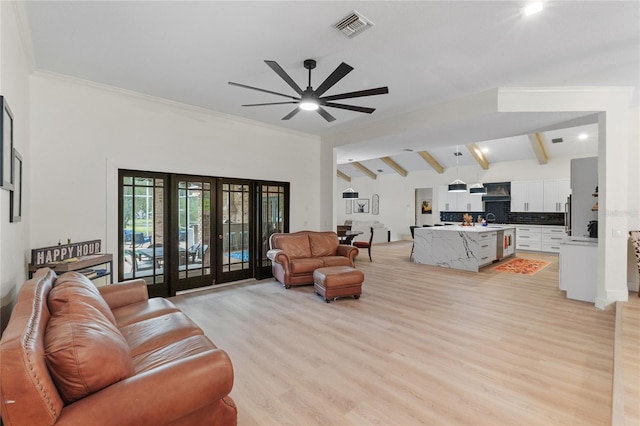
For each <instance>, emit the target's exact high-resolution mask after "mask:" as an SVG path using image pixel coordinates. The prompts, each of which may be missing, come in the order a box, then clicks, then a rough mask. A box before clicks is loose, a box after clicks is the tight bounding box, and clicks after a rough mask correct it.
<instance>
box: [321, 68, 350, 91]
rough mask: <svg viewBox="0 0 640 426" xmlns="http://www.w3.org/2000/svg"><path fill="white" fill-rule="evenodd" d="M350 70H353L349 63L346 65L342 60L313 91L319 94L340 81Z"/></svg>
mask: <svg viewBox="0 0 640 426" xmlns="http://www.w3.org/2000/svg"><path fill="white" fill-rule="evenodd" d="M351 71H353V67H352V66H351V65H347V64H345V63H344V62H343V63H341V64H340V65H338V68H336V69H335V70H334V71H333V72H332V73H331V75H330V76H329V77H327V79H326V80H325V81H323V82H322V84H321V85H320V86H318V88H317V89H316V91H315V94H316V96H321V95H322V94H323V93H324V92H326V91H327V90H329V89H330V88H331V87H333V85H334V84H336V83H337V82H338V81H340V80H341V79H342V78H343V77H344V76H345V75H347V74H349V73H350V72H351Z"/></svg>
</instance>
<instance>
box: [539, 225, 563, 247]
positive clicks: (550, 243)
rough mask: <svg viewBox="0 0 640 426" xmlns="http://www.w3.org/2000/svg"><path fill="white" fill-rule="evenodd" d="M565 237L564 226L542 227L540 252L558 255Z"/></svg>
mask: <svg viewBox="0 0 640 426" xmlns="http://www.w3.org/2000/svg"><path fill="white" fill-rule="evenodd" d="M566 235H567V234H566V231H565V229H564V226H543V227H542V251H546V252H549V253H560V245H561V244H562V242H563V241H564V239H565V236H566Z"/></svg>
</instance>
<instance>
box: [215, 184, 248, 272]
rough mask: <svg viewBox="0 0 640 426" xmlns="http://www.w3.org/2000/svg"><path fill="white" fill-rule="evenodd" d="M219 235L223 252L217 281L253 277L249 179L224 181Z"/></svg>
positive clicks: (219, 244) (221, 185)
mask: <svg viewBox="0 0 640 426" xmlns="http://www.w3.org/2000/svg"><path fill="white" fill-rule="evenodd" d="M220 187H221V191H220V209H221V212H222V214H221V215H219V217H220V223H219V227H220V230H221V232H220V233H219V234H218V239H219V243H218V251H219V252H220V256H219V257H218V259H219V268H218V280H217V282H227V281H233V280H239V279H243V278H250V277H252V269H253V268H252V267H251V263H252V261H253V259H252V257H253V256H252V250H251V240H252V228H253V227H252V226H251V225H252V223H251V209H250V206H251V201H250V195H251V190H250V188H251V186H250V183H249V182H241V181H230V180H224V179H222V180H221V183H220Z"/></svg>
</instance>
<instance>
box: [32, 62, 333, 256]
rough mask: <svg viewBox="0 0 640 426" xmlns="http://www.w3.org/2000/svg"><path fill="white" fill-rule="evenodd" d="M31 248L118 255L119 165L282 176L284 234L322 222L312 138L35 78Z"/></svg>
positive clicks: (88, 86) (85, 85) (241, 175)
mask: <svg viewBox="0 0 640 426" xmlns="http://www.w3.org/2000/svg"><path fill="white" fill-rule="evenodd" d="M31 82H32V87H31V93H32V122H33V126H32V145H31V146H32V159H31V162H32V175H31V177H32V181H33V187H32V194H31V198H32V215H31V220H32V234H31V239H30V245H31V247H42V246H48V245H54V244H57V242H58V241H59V240H62V241H66V240H67V239H68V238H69V239H71V240H72V241H83V240H91V239H101V240H102V241H103V247H105V248H106V250H105V251H107V252H112V253H116V251H117V204H118V200H117V170H118V168H126V169H134V170H147V171H160V172H177V173H187V174H195V175H205V176H223V177H238V178H253V179H268V180H276V181H287V182H290V183H291V220H290V225H291V230H292V231H296V230H299V229H303V228H306V229H319V228H320V213H319V211H320V201H319V198H318V193H319V192H320V181H321V179H320V164H319V161H318V158H319V155H320V141H319V138H317V137H314V136H309V135H304V134H301V133H296V132H290V131H284V130H282V129H278V128H275V127H271V126H265V125H260V124H256V123H254V122H248V121H243V120H241V119H236V118H233V117H229V116H223V115H221V114H215V113H212V112H210V111H204V110H200V109H197V108H193V107H189V106H186V105H180V104H176V103H170V102H167V101H162V100H159V99H154V98H150V97H145V96H142V95H138V94H132V93H127V92H124V91H121V90H116V89H112V88H104V87H98V86H97V85H94V84H89V83H87V82H82V81H77V80H71V79H68V78H60V77H56V76H52V75H45V74H36V75H34V76H33V78H32V80H31Z"/></svg>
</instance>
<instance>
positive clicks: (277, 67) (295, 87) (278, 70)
mask: <svg viewBox="0 0 640 426" xmlns="http://www.w3.org/2000/svg"><path fill="white" fill-rule="evenodd" d="M264 62H265V63H266V64H267V65H269V67H270V68H271V69H272V70H274V71H275V72H276V74H278V75H279V76H280V78H281V79H283V80H284V81H286V82H287V84H288V85H289V86H291V87H292V88H293V90H295V91H296V93H297V94H298V95H302V89H301V88H300V86H298V85H297V84H296V82H295V81H293V79H292V78H291V77H289V74H287V73H286V71H285V70H283V69H282V67H281V66H280V65H278V63H277V62H276V61H264Z"/></svg>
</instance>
